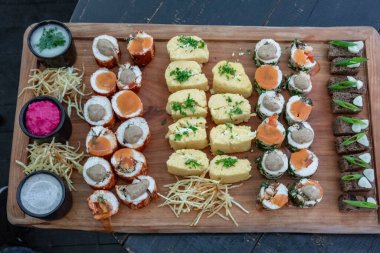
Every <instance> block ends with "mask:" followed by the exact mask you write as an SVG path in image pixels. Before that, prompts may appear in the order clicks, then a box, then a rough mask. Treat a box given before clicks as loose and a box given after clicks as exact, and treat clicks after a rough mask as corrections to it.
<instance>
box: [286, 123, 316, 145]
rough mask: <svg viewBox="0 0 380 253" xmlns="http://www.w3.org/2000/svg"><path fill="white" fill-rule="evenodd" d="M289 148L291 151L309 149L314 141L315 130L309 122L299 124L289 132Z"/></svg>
mask: <svg viewBox="0 0 380 253" xmlns="http://www.w3.org/2000/svg"><path fill="white" fill-rule="evenodd" d="M286 140H287V146H288V147H289V149H290V150H291V151H297V150H300V149H305V148H309V147H310V146H311V144H312V143H313V140H314V130H313V128H312V127H311V126H310V124H309V123H307V122H298V123H295V124H293V125H291V126H290V127H289V128H288V130H287V138H286Z"/></svg>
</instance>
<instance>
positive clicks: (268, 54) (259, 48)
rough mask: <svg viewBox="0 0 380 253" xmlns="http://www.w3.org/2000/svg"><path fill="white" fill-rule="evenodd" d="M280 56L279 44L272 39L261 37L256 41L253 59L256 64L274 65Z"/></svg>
mask: <svg viewBox="0 0 380 253" xmlns="http://www.w3.org/2000/svg"><path fill="white" fill-rule="evenodd" d="M280 56H281V47H280V45H279V44H278V43H277V42H276V41H274V40H272V39H262V40H260V41H259V42H257V44H256V47H255V53H254V56H253V59H254V60H255V63H256V66H258V67H259V66H261V65H266V64H267V65H276V64H277V63H278V60H279V59H280Z"/></svg>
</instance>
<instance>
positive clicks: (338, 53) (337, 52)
mask: <svg viewBox="0 0 380 253" xmlns="http://www.w3.org/2000/svg"><path fill="white" fill-rule="evenodd" d="M361 56H363V49H362V50H360V51H359V52H358V53H351V52H350V51H348V48H345V47H337V46H334V45H331V44H330V45H329V53H328V59H329V61H332V60H334V59H335V58H339V57H340V58H352V57H361Z"/></svg>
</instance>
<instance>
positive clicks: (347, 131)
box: [333, 116, 369, 136]
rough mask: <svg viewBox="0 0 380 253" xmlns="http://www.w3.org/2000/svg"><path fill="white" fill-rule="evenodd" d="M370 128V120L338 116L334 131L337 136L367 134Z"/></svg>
mask: <svg viewBox="0 0 380 253" xmlns="http://www.w3.org/2000/svg"><path fill="white" fill-rule="evenodd" d="M368 126H369V121H368V119H363V118H354V117H348V116H338V117H336V118H335V121H334V124H333V131H334V135H335V136H342V135H351V134H356V133H360V132H363V131H364V132H367V131H368Z"/></svg>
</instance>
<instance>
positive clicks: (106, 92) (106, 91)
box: [90, 68, 117, 97]
mask: <svg viewBox="0 0 380 253" xmlns="http://www.w3.org/2000/svg"><path fill="white" fill-rule="evenodd" d="M116 82H117V78H116V75H115V73H113V72H112V71H110V70H108V69H107V68H101V69H98V70H97V71H95V72H94V73H93V74H92V75H91V78H90V83H91V88H92V89H93V90H94V92H95V93H96V94H98V95H102V96H108V97H109V96H111V95H113V94H115V92H116Z"/></svg>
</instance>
